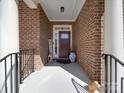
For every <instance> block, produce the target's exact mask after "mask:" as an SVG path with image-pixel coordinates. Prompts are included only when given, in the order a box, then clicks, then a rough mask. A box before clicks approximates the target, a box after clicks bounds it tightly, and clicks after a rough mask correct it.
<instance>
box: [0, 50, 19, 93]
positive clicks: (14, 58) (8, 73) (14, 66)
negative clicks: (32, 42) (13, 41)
mask: <svg viewBox="0 0 124 93" xmlns="http://www.w3.org/2000/svg"><path fill="white" fill-rule="evenodd" d="M18 57H19V53H18V52H16V53H11V54H8V55H7V56H5V57H3V58H2V59H0V63H1V64H2V63H4V64H3V66H4V68H3V69H2V70H4V71H5V73H4V75H5V76H4V81H3V84H2V87H1V89H0V93H2V92H3V91H5V92H4V93H15V92H16V93H18V92H19V82H18V76H19V74H18V71H19V67H18V66H19V65H18V63H19V59H18ZM9 63H10V65H9V66H8V64H9ZM8 67H9V68H8ZM8 69H9V70H8ZM0 76H3V75H0ZM9 77H10V78H9ZM8 79H10V84H8ZM13 80H15V83H14V82H13ZM8 85H9V86H10V89H8ZM13 89H14V90H13ZM14 91H15V92H14Z"/></svg>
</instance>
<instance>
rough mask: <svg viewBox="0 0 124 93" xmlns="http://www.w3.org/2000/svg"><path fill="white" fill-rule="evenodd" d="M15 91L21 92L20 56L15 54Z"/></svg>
mask: <svg viewBox="0 0 124 93" xmlns="http://www.w3.org/2000/svg"><path fill="white" fill-rule="evenodd" d="M15 79H16V82H15V87H16V88H15V91H16V93H18V92H19V87H18V54H15Z"/></svg>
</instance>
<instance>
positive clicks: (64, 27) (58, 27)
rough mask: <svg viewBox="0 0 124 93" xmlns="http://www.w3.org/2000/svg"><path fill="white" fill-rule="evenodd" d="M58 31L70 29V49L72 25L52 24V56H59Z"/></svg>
mask: <svg viewBox="0 0 124 93" xmlns="http://www.w3.org/2000/svg"><path fill="white" fill-rule="evenodd" d="M60 31H70V49H72V25H53V58H59V32H60ZM55 33H57V54H56V53H55Z"/></svg>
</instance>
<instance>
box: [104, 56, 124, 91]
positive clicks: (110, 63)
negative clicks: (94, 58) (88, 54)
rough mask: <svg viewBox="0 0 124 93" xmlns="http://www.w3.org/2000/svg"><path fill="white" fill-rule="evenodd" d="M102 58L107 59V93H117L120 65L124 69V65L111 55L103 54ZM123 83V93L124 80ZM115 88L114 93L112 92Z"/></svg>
mask: <svg viewBox="0 0 124 93" xmlns="http://www.w3.org/2000/svg"><path fill="white" fill-rule="evenodd" d="M102 56H103V57H104V59H105V93H117V75H118V65H120V66H122V67H124V63H123V62H122V61H120V60H119V59H118V58H116V57H115V56H113V55H111V54H103V55H102ZM108 75H109V76H108ZM113 78H114V79H113ZM113 80H114V82H113ZM121 83H122V84H121V93H123V78H122V79H121ZM113 86H114V92H113V91H112V89H113Z"/></svg>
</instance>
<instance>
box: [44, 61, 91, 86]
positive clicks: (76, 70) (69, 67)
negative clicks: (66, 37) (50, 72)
mask: <svg viewBox="0 0 124 93" xmlns="http://www.w3.org/2000/svg"><path fill="white" fill-rule="evenodd" d="M46 66H58V67H61V68H63V69H64V70H66V71H68V72H69V73H71V74H72V75H74V76H76V77H77V78H79V79H80V80H82V81H84V82H85V83H87V84H88V83H89V82H90V79H89V77H88V76H87V74H86V73H85V72H84V70H83V69H82V68H81V67H80V65H79V64H78V63H70V64H62V63H59V62H56V61H52V62H49V63H48V64H46Z"/></svg>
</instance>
